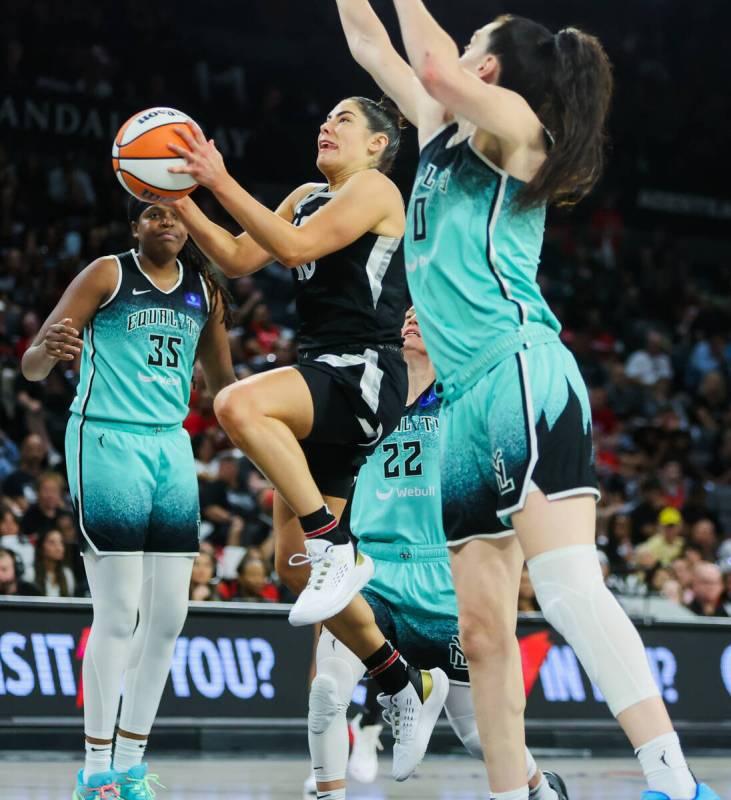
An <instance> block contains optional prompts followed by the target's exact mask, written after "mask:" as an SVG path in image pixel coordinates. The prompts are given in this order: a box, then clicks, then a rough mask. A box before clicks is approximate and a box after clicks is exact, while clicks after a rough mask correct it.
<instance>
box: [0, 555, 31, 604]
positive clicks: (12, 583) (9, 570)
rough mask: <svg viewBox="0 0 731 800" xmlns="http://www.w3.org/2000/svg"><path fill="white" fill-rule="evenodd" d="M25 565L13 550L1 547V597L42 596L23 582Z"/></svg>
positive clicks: (29, 584)
mask: <svg viewBox="0 0 731 800" xmlns="http://www.w3.org/2000/svg"><path fill="white" fill-rule="evenodd" d="M22 575H23V563H22V561H20V559H19V558H18V556H17V555H16V554H15V553H14V552H13V551H12V550H6V549H5V548H4V547H0V595H3V596H8V595H15V596H27V597H33V596H37V595H39V594H40V592H39V591H38V589H37V588H36V587H35V586H34V585H33V584H32V583H28V582H27V581H24V580H22Z"/></svg>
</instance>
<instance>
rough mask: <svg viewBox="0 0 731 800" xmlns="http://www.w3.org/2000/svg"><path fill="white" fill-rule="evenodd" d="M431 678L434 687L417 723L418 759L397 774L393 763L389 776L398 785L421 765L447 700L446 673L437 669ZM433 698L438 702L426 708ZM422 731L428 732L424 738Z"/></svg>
mask: <svg viewBox="0 0 731 800" xmlns="http://www.w3.org/2000/svg"><path fill="white" fill-rule="evenodd" d="M431 676H432V681H433V682H434V685H433V687H432V691H431V694H430V695H429V699H428V700H427V701H426V703H425V704H424V710H423V711H422V717H421V720H420V721H419V728H420V730H421V731H422V734H421V735H422V737H424V741H423V743H422V746H421V747H420V751H421V752H420V754H419V759H418V761H417V762H416V763H415V764H414V765H413V767H411V769H410V770H409V771H408V772H406V773H398V774H397V773H396V762H395V761H394V765H393V766H394V769H393V771H392V773H391V774H392V775H393V779H394V780H395V781H399V783H400V782H401V781H405V780H407V779H408V778H410V777H411V776H412V775H413V774H414V772H415V771H416V768H417V767H418V766H419V764H421V762H422V761H423V760H424V756H425V755H426V750H427V748H428V747H429V741H430V739H431V735H432V733H433V732H434V726H435V725H436V724H437V720H438V719H439V716H440V715H441V713H442V709H443V708H444V703H445V701H446V699H447V695H448V694H449V678H447V674H446V672H444V670H442V669H439V668H437V669H434V670H432V671H431ZM434 697H436V698H438V702H437V703H431V704H430V705H429V706H427V703H430V701H431V700H432V698H434ZM424 731H428V734H427V735H426V736H424Z"/></svg>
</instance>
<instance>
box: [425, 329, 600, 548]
mask: <svg viewBox="0 0 731 800" xmlns="http://www.w3.org/2000/svg"><path fill="white" fill-rule="evenodd" d="M439 437H440V452H441V473H442V506H443V514H444V530H445V533H446V535H447V540H448V543H449V544H450V545H452V546H454V545H458V544H463V543H464V542H466V541H469V540H470V539H476V538H488V537H489V538H494V537H499V536H507V535H510V534H511V533H512V529H511V522H510V518H511V514H513V513H515V512H516V511H519V510H520V509H522V508H523V506H524V504H525V501H526V497H527V495H528V493H529V492H530V491H534V490H536V489H538V490H540V491H542V492H543V493H544V494H545V495H546V496H547V497H548V499H549V500H558V499H561V498H565V497H571V496H575V495H584V494H591V495H595V496H596V497H598V496H599V492H598V489H597V480H596V475H595V472H594V456H593V449H592V432H591V410H590V408H589V398H588V395H587V391H586V386H585V385H584V381H583V379H582V377H581V374H580V373H579V368H578V366H577V365H576V361H575V360H574V357H573V355H572V354H571V353H570V352H569V351H568V350H567V349H566V348H565V347H564V346H563V345H562V344H561V343H560V342H551V343H547V344H541V345H538V346H535V347H531V348H527V349H524V350H522V351H521V352H519V353H516V354H514V355H511V356H508V357H507V358H505V359H503V360H502V361H501V362H500V363H499V364H497V366H495V367H493V368H492V369H490V370H489V371H488V372H487V373H486V374H485V375H483V376H482V377H480V378H479V380H478V381H477V382H476V383H474V385H472V386H471V387H469V388H468V389H467V390H466V391H464V393H460V392H456V393H453V394H452V397H451V398H450V397H449V396H445V397H444V405H443V407H442V413H441V416H440V428H439Z"/></svg>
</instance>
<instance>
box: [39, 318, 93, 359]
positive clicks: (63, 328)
mask: <svg viewBox="0 0 731 800" xmlns="http://www.w3.org/2000/svg"><path fill="white" fill-rule="evenodd" d="M83 346H84V342H83V341H82V340H81V339H79V332H78V331H77V330H76V328H72V327H71V317H66V318H65V319H62V320H61V322H56V323H54V324H53V325H51V326H50V327H49V328H48V332H47V333H46V338H45V339H44V340H43V347H44V349H45V351H46V355H48V356H50V357H51V358H55V359H57V360H58V361H73V360H74V359H75V358H76V356H77V355H78V354H79V353H80V352H81V348H82V347H83Z"/></svg>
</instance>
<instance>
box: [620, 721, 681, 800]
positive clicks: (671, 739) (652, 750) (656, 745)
mask: <svg viewBox="0 0 731 800" xmlns="http://www.w3.org/2000/svg"><path fill="white" fill-rule="evenodd" d="M635 755H636V756H637V758H638V759H639V760H640V766H641V767H642V771H643V772H644V773H645V778H646V780H647V785H648V786H649V788H650V789H652V791H654V792H662V793H663V794H666V795H667V796H668V797H669V798H671V800H692V799H693V798H694V797H695V793H696V782H695V781H694V780H693V776H692V775H691V774H690V770H689V769H688V765H687V764H686V763H685V756H684V755H683V751H682V750H681V749H680V740H679V739H678V734H677V733H675V732H673V733H666V734H664V735H663V736H658V737H657V738H656V739H651V740H650V741H649V742H647V744H643V745H642V747H640V749H639V750H636V751H635Z"/></svg>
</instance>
